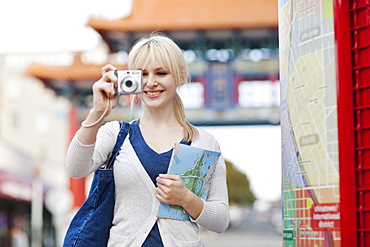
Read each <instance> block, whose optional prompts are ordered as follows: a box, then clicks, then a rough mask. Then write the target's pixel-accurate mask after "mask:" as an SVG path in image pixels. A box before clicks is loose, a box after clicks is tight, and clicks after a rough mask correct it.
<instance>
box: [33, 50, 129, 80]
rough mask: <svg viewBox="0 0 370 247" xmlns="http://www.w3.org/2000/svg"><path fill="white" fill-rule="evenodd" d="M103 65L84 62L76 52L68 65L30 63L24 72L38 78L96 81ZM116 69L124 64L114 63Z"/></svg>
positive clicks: (99, 76) (100, 74)
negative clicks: (71, 62) (72, 60)
mask: <svg viewBox="0 0 370 247" xmlns="http://www.w3.org/2000/svg"><path fill="white" fill-rule="evenodd" d="M103 66H104V65H96V64H84V63H83V62H82V61H81V59H80V54H79V53H77V54H76V55H75V58H74V62H73V64H72V65H70V66H47V65H40V64H33V65H30V66H29V67H28V68H27V70H26V73H27V74H28V75H31V76H34V77H36V78H38V79H40V80H43V81H45V80H61V81H96V80H98V79H99V78H101V76H102V70H101V69H102V67H103ZM114 66H115V67H116V68H118V69H125V68H126V66H123V65H114Z"/></svg>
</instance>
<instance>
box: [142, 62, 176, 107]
mask: <svg viewBox="0 0 370 247" xmlns="http://www.w3.org/2000/svg"><path fill="white" fill-rule="evenodd" d="M175 93H176V81H175V78H174V76H173V75H172V74H171V73H170V71H169V70H168V69H166V68H163V67H162V65H161V64H160V63H158V62H157V61H156V60H155V61H154V62H149V63H148V65H147V66H146V68H145V69H143V93H142V94H141V95H140V98H141V100H142V102H143V103H144V104H145V105H146V106H148V107H151V108H161V107H162V108H164V107H169V106H170V107H172V106H173V102H174V97H175ZM171 109H173V107H172V108H171Z"/></svg>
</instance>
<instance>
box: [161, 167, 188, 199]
mask: <svg viewBox="0 0 370 247" xmlns="http://www.w3.org/2000/svg"><path fill="white" fill-rule="evenodd" d="M157 186H158V187H157V199H158V200H159V201H160V202H163V203H166V204H172V205H179V206H182V205H183V204H184V200H186V196H187V193H189V192H190V191H189V190H188V188H187V187H186V185H185V183H184V181H182V179H181V178H180V176H179V175H171V174H159V176H158V177H157ZM190 193H191V192H190Z"/></svg>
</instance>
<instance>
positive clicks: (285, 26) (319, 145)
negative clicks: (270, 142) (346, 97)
mask: <svg viewBox="0 0 370 247" xmlns="http://www.w3.org/2000/svg"><path fill="white" fill-rule="evenodd" d="M279 49H280V81H281V85H280V88H281V128H282V165H283V167H282V176H283V177H282V187H283V188H282V205H283V242H284V245H283V246H284V247H290V246H292V247H294V246H305V247H310V246H312V247H316V246H327V247H328V246H340V239H341V236H340V211H339V206H340V193H339V186H340V184H339V167H338V166H339V161H338V124H337V95H336V81H337V80H336V56H335V38H334V17H333V1H332V0H311V1H306V0H279Z"/></svg>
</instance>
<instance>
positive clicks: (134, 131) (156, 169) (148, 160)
mask: <svg viewBox="0 0 370 247" xmlns="http://www.w3.org/2000/svg"><path fill="white" fill-rule="evenodd" d="M130 142H131V145H132V147H133V148H134V150H135V152H136V155H137V157H138V158H139V160H140V162H141V164H142V165H143V167H144V168H145V170H146V172H147V173H148V175H149V177H150V178H151V180H152V182H153V183H154V185H155V186H157V182H156V178H157V177H158V175H159V174H165V173H167V170H168V164H169V163H170V159H171V155H172V150H173V149H171V150H169V151H167V152H164V153H161V154H158V153H157V152H156V151H154V150H153V149H151V148H150V147H149V146H148V144H147V143H146V142H145V140H144V137H143V135H142V134H141V131H140V127H139V121H138V120H137V121H134V122H133V123H132V124H131V129H130ZM181 143H183V144H187V145H189V143H185V142H181ZM142 246H143V247H157V246H158V247H160V246H163V243H162V238H161V235H160V233H159V230H158V225H157V223H156V224H154V226H153V228H152V230H151V231H150V233H149V235H148V237H147V238H146V240H145V242H144V243H143V245H142Z"/></svg>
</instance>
